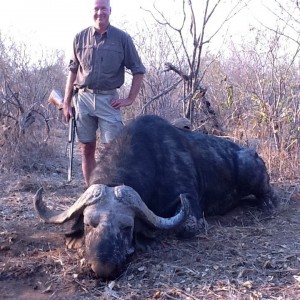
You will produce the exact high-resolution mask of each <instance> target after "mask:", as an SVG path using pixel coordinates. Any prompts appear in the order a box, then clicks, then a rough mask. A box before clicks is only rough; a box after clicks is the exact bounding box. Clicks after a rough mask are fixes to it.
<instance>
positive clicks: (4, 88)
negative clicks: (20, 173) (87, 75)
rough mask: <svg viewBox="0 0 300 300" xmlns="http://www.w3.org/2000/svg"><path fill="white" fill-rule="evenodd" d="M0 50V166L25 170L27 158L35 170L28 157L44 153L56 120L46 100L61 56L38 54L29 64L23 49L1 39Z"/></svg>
mask: <svg viewBox="0 0 300 300" xmlns="http://www.w3.org/2000/svg"><path fill="white" fill-rule="evenodd" d="M0 49H1V57H0V71H1V72H0V88H1V89H0V126H1V127H0V132H1V134H0V147H1V150H2V151H1V157H0V166H1V168H2V169H3V170H9V169H20V168H29V166H28V164H27V162H28V158H29V161H30V163H29V165H32V166H33V167H35V168H38V161H37V160H36V161H32V153H33V149H35V150H36V151H37V150H38V149H40V150H41V151H42V152H44V150H43V149H44V148H45V145H46V143H47V140H48V138H49V135H50V127H51V121H52V119H53V118H56V116H57V114H56V113H55V112H54V111H53V109H52V108H50V107H48V106H47V97H48V95H49V93H50V90H51V89H52V88H53V86H60V85H61V83H62V78H63V77H64V64H63V59H64V56H63V54H62V53H52V54H51V55H45V54H44V53H42V55H41V57H40V58H39V59H38V60H37V61H35V62H33V61H32V58H33V57H32V53H30V52H29V48H28V46H27V45H25V44H24V43H17V42H16V41H13V40H11V39H7V38H6V39H5V38H4V37H2V36H0ZM38 157H39V156H38ZM30 158H31V159H30Z"/></svg>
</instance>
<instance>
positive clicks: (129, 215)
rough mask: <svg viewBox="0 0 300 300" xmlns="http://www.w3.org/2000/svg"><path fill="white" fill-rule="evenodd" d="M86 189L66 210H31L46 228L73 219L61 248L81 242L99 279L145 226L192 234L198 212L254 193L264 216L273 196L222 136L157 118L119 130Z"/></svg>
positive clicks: (246, 152) (263, 177)
mask: <svg viewBox="0 0 300 300" xmlns="http://www.w3.org/2000/svg"><path fill="white" fill-rule="evenodd" d="M93 178H94V179H93V182H92V184H91V186H90V187H89V188H88V189H87V190H86V191H85V192H84V193H83V195H82V196H80V198H79V199H78V200H77V201H76V202H75V203H74V204H73V205H72V206H71V207H70V208H69V209H67V210H66V211H63V212H58V211H52V210H50V209H49V208H47V206H46V205H45V204H44V202H43V200H42V190H39V191H38V192H37V194H36V196H35V200H34V205H35V208H36V210H37V212H38V214H39V216H40V217H41V218H42V219H43V220H44V221H45V222H47V223H56V224H62V223H64V222H67V221H69V220H72V219H73V220H76V222H75V225H74V232H72V233H71V234H69V235H68V239H69V240H68V241H69V245H72V243H73V242H74V241H77V239H79V238H82V239H84V242H85V254H86V258H87V261H88V262H89V263H90V265H91V268H92V270H93V271H94V272H95V273H96V275H98V276H99V277H103V278H113V277H115V276H117V275H119V274H120V272H121V271H122V270H123V268H124V266H125V265H126V261H127V259H128V257H129V256H130V255H131V254H132V253H133V252H134V250H135V247H136V243H137V236H139V235H141V234H145V235H147V233H148V230H149V229H151V228H156V229H157V228H158V229H163V230H167V229H168V230H170V229H172V230H174V232H175V233H176V234H177V235H178V236H179V237H192V236H194V235H195V234H197V233H198V232H199V229H200V228H201V227H202V224H203V223H202V222H203V215H205V216H208V215H219V214H224V213H226V212H228V211H229V210H231V209H232V208H233V207H235V206H237V205H239V204H242V202H243V201H244V199H243V198H244V197H245V196H249V195H252V196H255V197H254V198H255V199H256V204H257V205H258V206H260V207H261V208H263V209H264V210H265V211H272V209H273V208H274V206H275V201H274V197H273V196H272V190H271V187H270V184H269V175H268V173H267V170H266V167H265V164H264V162H263V160H262V159H261V158H260V157H259V156H258V155H257V153H256V152H255V151H252V150H250V149H246V148H243V147H241V146H239V145H237V144H235V143H233V142H231V141H229V140H226V139H224V138H220V137H216V136H211V135H205V134H201V133H199V132H193V131H189V130H184V129H180V128H177V127H175V126H173V125H171V124H170V123H169V122H167V121H166V120H164V119H162V118H160V117H157V116H149V115H148V116H142V117H140V118H137V119H136V120H134V121H132V122H131V123H130V124H129V125H127V126H126V127H125V128H124V130H123V132H122V133H121V135H120V136H119V137H118V138H116V139H115V140H114V141H113V142H112V143H110V144H109V145H107V147H106V149H105V150H104V151H103V153H102V154H101V155H100V158H99V162H98V163H97V166H96V169H95V171H94V174H93Z"/></svg>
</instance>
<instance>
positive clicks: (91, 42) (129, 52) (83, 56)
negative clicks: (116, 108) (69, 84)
mask: <svg viewBox="0 0 300 300" xmlns="http://www.w3.org/2000/svg"><path fill="white" fill-rule="evenodd" d="M125 68H127V69H129V70H131V73H132V75H134V74H144V73H145V67H144V65H143V64H142V62H141V59H140V57H139V55H138V53H137V51H136V48H135V46H134V44H133V41H132V39H131V37H130V36H129V35H128V34H127V33H126V32H124V31H122V30H120V29H118V28H116V27H114V26H112V25H109V27H108V28H107V30H106V32H105V33H103V34H102V35H101V34H100V33H98V32H97V31H96V30H95V28H94V27H92V26H91V27H88V28H86V29H84V30H83V31H81V32H79V33H78V34H77V35H76V36H75V39H74V43H73V56H72V58H71V60H70V63H69V70H70V71H71V72H74V73H77V77H76V80H75V86H76V87H78V88H84V87H87V88H90V89H97V90H112V89H116V88H119V87H121V86H122V85H123V83H124V76H125Z"/></svg>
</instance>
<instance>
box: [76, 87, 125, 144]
mask: <svg viewBox="0 0 300 300" xmlns="http://www.w3.org/2000/svg"><path fill="white" fill-rule="evenodd" d="M118 98H119V95H118V93H117V91H116V90H112V91H105V92H103V94H92V93H89V92H85V91H83V90H79V91H78V93H77V94H76V95H75V96H74V98H73V101H74V106H75V110H76V132H77V138H78V140H79V141H80V142H81V143H89V142H95V141H96V139H97V136H96V132H97V129H98V128H99V129H100V140H101V143H103V144H106V143H109V142H111V141H112V140H113V139H114V138H115V137H116V136H117V135H118V134H119V132H120V131H121V130H122V128H123V126H124V125H123V122H122V115H121V111H120V109H115V108H113V107H112V106H111V104H110V103H111V100H112V99H118Z"/></svg>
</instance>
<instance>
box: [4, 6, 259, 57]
mask: <svg viewBox="0 0 300 300" xmlns="http://www.w3.org/2000/svg"><path fill="white" fill-rule="evenodd" d="M155 1H156V3H157V5H158V6H160V7H161V8H162V9H163V10H164V11H165V12H166V13H170V14H172V12H173V11H172V10H170V7H172V8H174V7H175V6H174V5H175V1H174V0H160V1H158V0H126V1H125V0H111V6H112V15H111V23H112V24H116V25H119V24H123V26H125V27H126V28H125V29H126V30H127V31H128V32H129V33H130V30H131V29H130V27H134V28H132V30H136V26H137V23H138V22H141V21H143V22H147V18H149V20H150V18H151V17H150V15H149V14H147V13H146V12H145V11H144V10H142V9H141V7H143V8H149V9H151V8H152V5H153V2H155ZM197 1H198V2H199V0H197ZM229 1H230V0H229ZM251 1H252V2H251ZM251 1H250V2H251V3H252V4H251V7H250V6H249V8H247V10H245V11H243V12H241V13H240V14H239V15H238V16H237V17H236V18H235V19H234V20H233V21H232V26H231V29H230V30H231V34H232V35H234V36H241V35H246V34H247V31H248V30H249V23H251V22H253V21H254V20H255V19H256V18H264V19H265V15H263V10H262V9H258V7H257V5H259V6H260V7H262V4H261V3H262V0H251ZM1 2H2V3H1V11H0V30H1V33H2V34H5V35H6V34H7V35H9V36H12V37H13V38H14V40H22V41H26V42H27V43H28V44H29V45H31V47H33V48H38V47H42V48H43V47H46V48H49V49H51V48H53V49H61V50H63V51H65V53H66V56H68V55H69V53H71V48H72V41H73V38H74V35H75V34H76V33H77V32H79V31H80V30H82V29H84V28H86V27H87V26H90V25H92V22H93V20H92V10H91V9H92V5H91V3H92V2H93V1H91V0H51V1H43V0H14V1H12V0H1ZM199 3H200V2H199Z"/></svg>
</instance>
